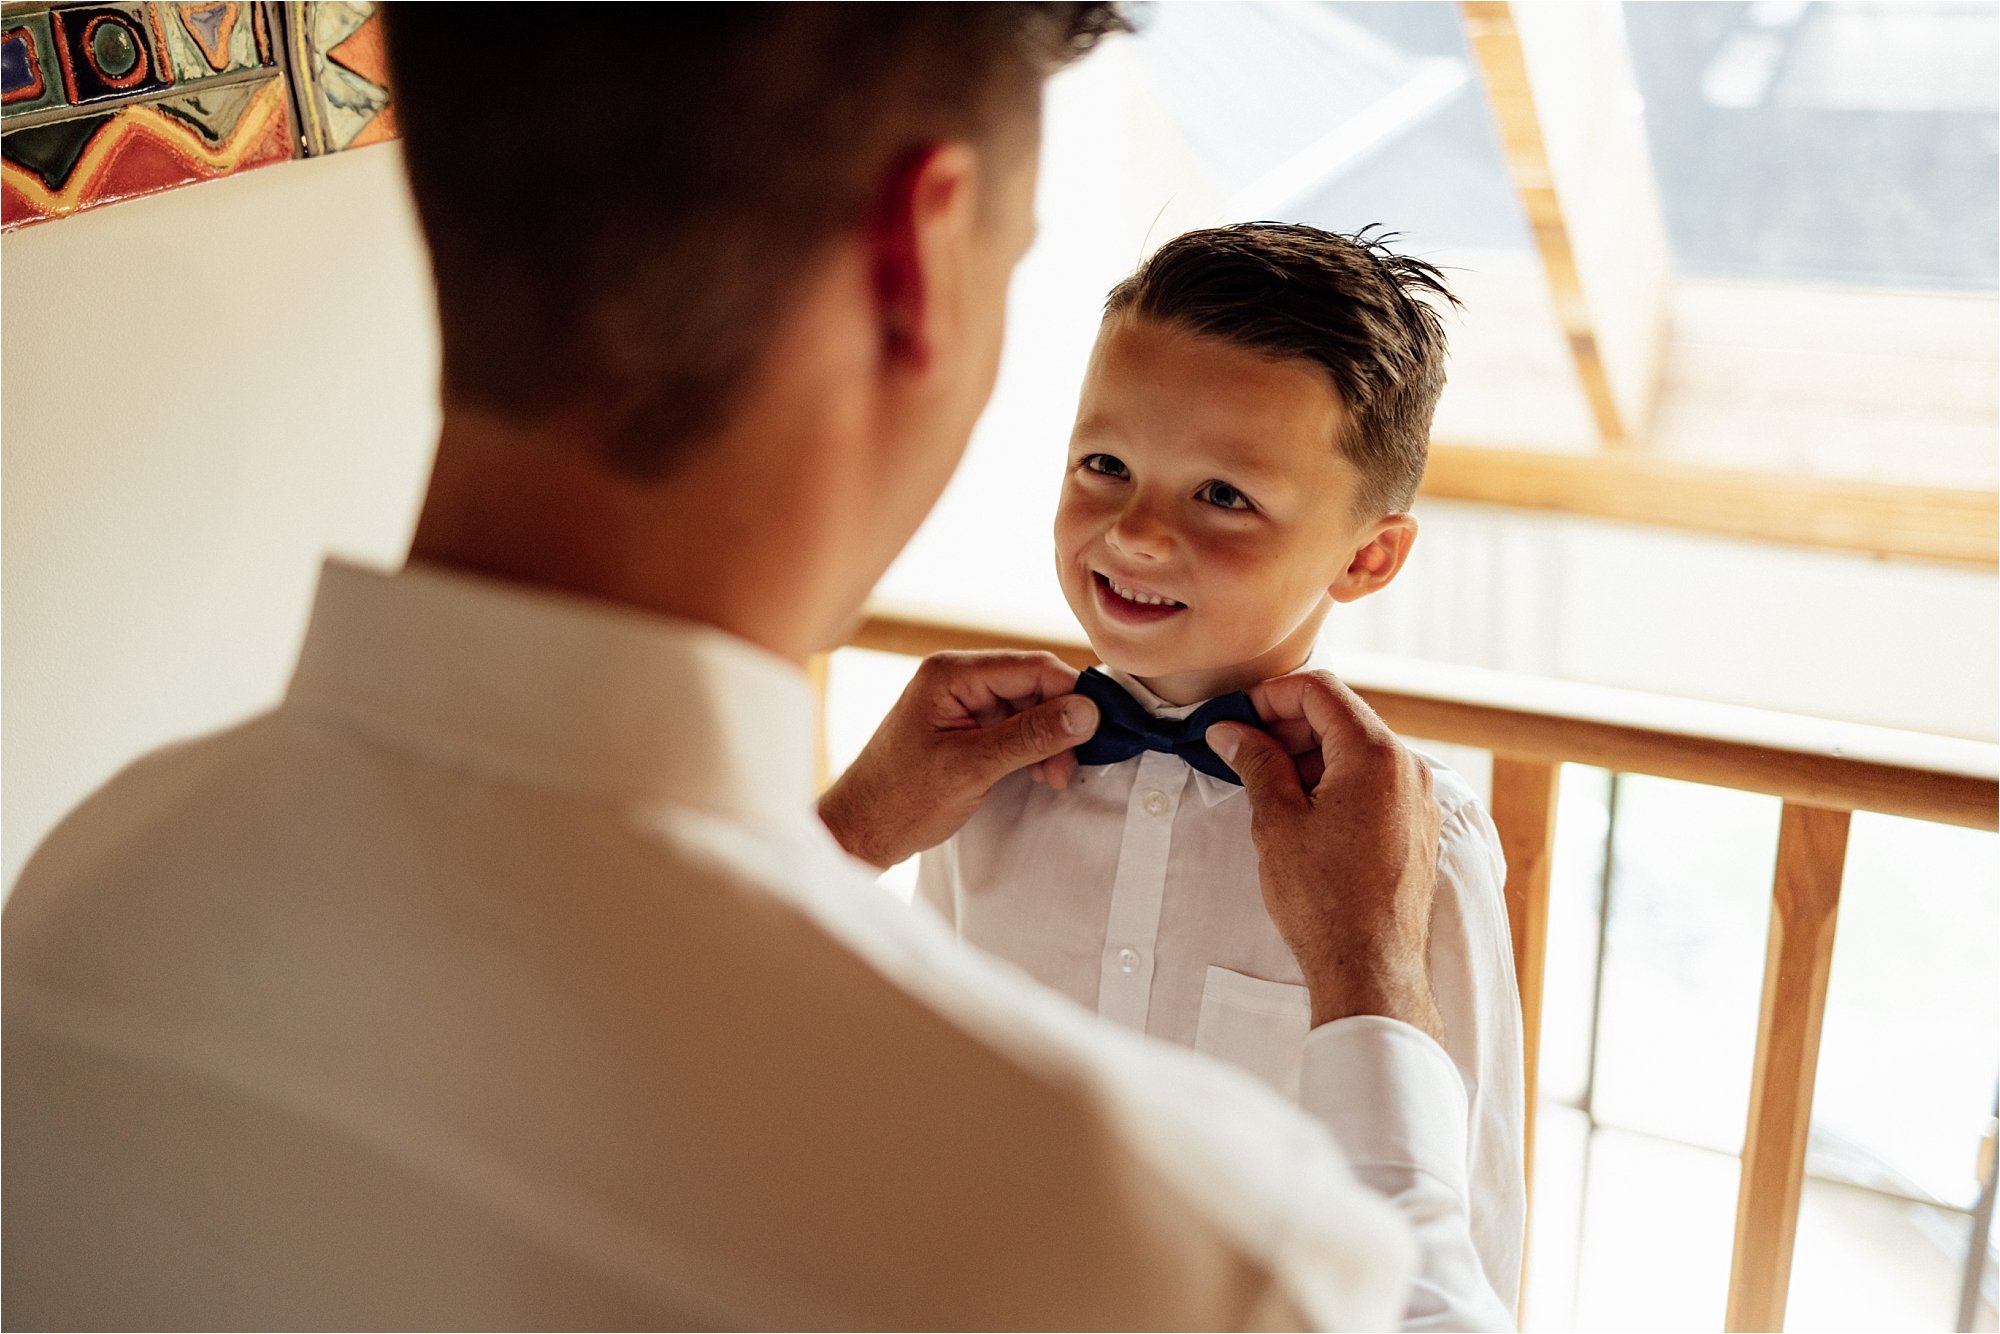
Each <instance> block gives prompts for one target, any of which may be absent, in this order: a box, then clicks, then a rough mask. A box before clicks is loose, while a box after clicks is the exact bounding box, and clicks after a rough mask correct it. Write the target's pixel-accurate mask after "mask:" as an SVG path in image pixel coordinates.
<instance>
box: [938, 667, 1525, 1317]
mask: <svg viewBox="0 0 2000 1334" xmlns="http://www.w3.org/2000/svg"><path fill="white" fill-rule="evenodd" d="M1109 675H1110V676H1111V677H1112V679H1113V680H1115V681H1117V682H1118V684H1119V685H1121V686H1123V687H1124V688H1125V689H1126V690H1127V691H1129V692H1130V693H1131V695H1132V697H1133V699H1135V700H1136V701H1138V703H1139V704H1140V705H1141V706H1142V707H1144V708H1145V709H1146V711H1147V712H1149V713H1151V714H1152V715H1153V716H1154V717H1156V718H1184V717H1186V716H1187V715H1188V714H1190V713H1192V712H1194V710H1195V709H1196V708H1197V707H1199V706H1198V705H1193V704H1190V705H1185V706H1180V707H1176V706H1173V705H1170V704H1168V703H1167V702H1166V701H1164V700H1162V699H1161V698H1160V697H1159V696H1157V695H1155V694H1153V692H1152V691H1150V690H1148V689H1147V688H1146V687H1145V686H1144V685H1142V684H1141V683H1140V682H1139V681H1138V680H1136V679H1135V678H1133V677H1132V676H1131V675H1129V674H1127V673H1125V672H1121V671H1118V670H1116V669H1115V668H1114V669H1110V670H1109ZM1423 758H1424V760H1425V763H1426V764H1427V765H1429V767H1430V770H1431V778H1432V782H1433V787H1434V791H1435V793H1436V796H1437V800H1438V804H1439V806H1440V807H1441V810H1442V816H1443V824H1442V830H1441V834H1440V840H1439V846H1438V882H1437V898H1436V900H1435V907H1434V909H1433V912H1432V916H1431V944H1430V965H1431V978H1432V983H1433V985H1434V987H1435V989H1436V993H1437V1004H1438V1010H1439V1013H1440V1014H1441V1015H1442V1017H1443V1019H1444V1026H1445V1036H1444V1046H1445V1050H1446V1051H1448V1052H1449V1053H1450V1054H1451V1058H1452V1062H1453V1064H1454V1065H1455V1066H1456V1067H1457V1069H1458V1074H1459V1077H1460V1078H1461V1079H1462V1080H1463V1081H1464V1085H1465V1093H1466V1100H1467V1103H1468V1104H1469V1108H1468V1110H1469V1119H1468V1122H1467V1132H1466V1133H1467V1145H1468V1159H1467V1165H1466V1170H1467V1176H1468V1179H1469V1181H1470V1184H1471V1196H1470V1203H1471V1212H1472V1235H1473V1238H1474V1240H1475V1242H1476V1243H1477V1245H1478V1249H1479V1258H1480V1261H1481V1263H1482V1265H1483V1266H1484V1268H1485V1271H1486V1275H1487V1277H1488V1279H1489V1280H1490V1281H1491V1282H1492V1285H1493V1287H1494V1288H1495V1289H1496V1290H1497V1291H1498V1292H1499V1293H1500V1294H1501V1296H1502V1297H1503V1298H1504V1299H1505V1301H1506V1302H1507V1304H1508V1305H1509V1307H1510V1308H1511V1307H1512V1305H1513V1303H1514V1299H1515V1294H1516V1291H1517V1289H1518V1287H1519V1282H1520V1272H1521V1238H1522V1229H1523V1226H1524V1220H1525V1212H1526V1191H1525V1185H1524V1181H1523V1169H1522V1159H1523V1152H1522V1150H1523V1129H1524V1127H1523V1121H1524V1113H1523V1082H1524V1077H1523V1066H1522V1055H1521V1009H1520V993H1519V991H1518V989H1517V987H1516V984H1515V980H1514V959H1513V953H1512V946H1511V943H1510V937H1509V935H1508V930H1507V910H1506V901H1505V897H1504V894H1503V887H1504V885H1505V883H1506V868H1505V865H1504V862H1503V860H1502V857H1501V853H1500V840H1499V835H1498V833H1497V832H1496V831H1495V830H1494V828H1493V822H1492V820H1491V819H1490V818H1489V817H1488V816H1487V814H1486V812H1485V811H1484V810H1483V809H1482V808H1481V806H1480V804H1479V801H1478V799H1477V797H1475V796H1474V795H1473V793H1472V791H1471V789H1470V788H1468V787H1467V786H1466V784H1465V781H1464V780H1463V779H1461V778H1460V777H1459V776H1458V775H1457V774H1455V773H1453V772H1452V771H1451V770H1450V769H1448V768H1446V767H1444V766H1443V765H1441V764H1439V763H1438V762H1437V761H1435V760H1433V759H1431V758H1429V757H1428V756H1425V757H1423ZM1329 889H1330V891H1331V892H1334V893H1338V890H1339V887H1338V886H1330V887H1329ZM917 893H918V896H919V897H920V898H921V899H923V900H924V901H925V902H928V903H929V904H931V905H932V906H933V907H935V908H936V909H937V910H938V911H939V912H940V913H941V914H942V915H943V916H944V918H945V920H946V921H947V922H950V923H952V924H953V925H954V926H955V927H956V928H957V930H958V933H959V935H960V936H961V937H962V938H963V939H964V940H966V941H968V942H970V943H971V944H973V945H976V946H978V947H980V948H981V949H984V950H986V951H988V952H990V953H992V954H996V955H998V956H1000V957H1001V958H1003V959H1006V960H1008V961H1010V962H1012V963H1014V964H1017V965H1019V966H1020V967H1021V968H1022V969H1023V970H1025V971H1026V972H1027V973H1029V974H1030V975H1031V976H1033V977H1035V978H1036V979H1037V980H1039V981H1041V982H1043V983H1044V984H1046V985H1048V986H1050V987H1053V988H1055V989H1056V990H1057V991H1060V992H1062V993H1063V994H1064V995H1067V996H1069V997H1070V998H1071V999H1073V1000H1075V1001H1077V1002H1078V1003H1079V1004H1082V1005H1084V1006H1087V1007H1089V1008H1090V1009H1093V1010H1095V1011H1097V1012H1098V1013H1099V1014H1100V1015H1102V1016H1104V1017H1105V1018H1106V1019H1109V1020H1112V1021H1113V1022H1114V1023H1116V1024H1118V1025H1119V1026H1121V1027H1123V1028H1127V1029H1131V1030H1134V1031H1136V1032H1140V1033H1149V1034H1151V1035H1153V1036H1154V1037H1156V1038H1164V1039H1166V1040H1167V1041H1169V1042H1174V1043H1179V1044H1180V1045H1182V1046H1187V1047H1194V1048H1195V1049H1197V1050H1199V1051H1204V1052H1207V1053H1208V1054H1210V1055H1212V1056H1216V1057H1219V1058H1221V1059H1222V1060H1225V1061H1228V1062H1230V1063H1232V1064H1234V1065H1238V1066H1241V1067H1242V1068H1243V1069H1245V1070H1248V1071H1250V1072H1251V1073H1252V1074H1254V1075H1256V1076H1257V1077H1258V1078H1260V1079H1262V1080H1263V1081H1264V1082H1266V1083H1268V1084H1270V1085H1271V1086H1272V1087H1273V1088H1275V1089H1277V1090H1278V1091H1279V1092H1281V1093H1283V1094H1285V1096H1287V1097H1288V1098H1295V1099H1296V1098H1298V1097H1300V1095H1301V1092H1302V1089H1301V1076H1302V1073H1303V1070H1304V1059H1305V1053H1306V1049H1307V1030H1308V1029H1309V1028H1310V1027H1311V1013H1312V1010H1311V1000H1310V997H1309V996H1308V994H1307V992H1306V987H1305V977H1304V974H1302V973H1301V972H1300V971H1299V966H1298V961H1297V960H1296V959H1295V958H1294V957H1293V956H1292V952H1291V949H1290V947H1288V946H1287V945H1286V944H1285V941H1284V937H1282V936H1281V935H1279V934H1278V929H1277V927H1276V926H1275V925H1273V924H1272V921H1271V918H1270V915H1269V913H1268V912H1266V910H1265V908H1264V900H1263V892H1262V890H1261V889H1260V887H1259V884H1258V875H1257V852H1256V848H1255V847H1254V846H1253V845H1252V843H1251V840H1250V802H1249V798H1248V797H1247V796H1246V795H1245V793H1244V791H1243V789H1242V788H1241V787H1238V786H1237V785H1235V784H1234V783H1228V782H1224V781H1223V780H1221V779H1217V778H1212V777H1210V776H1209V775H1207V774H1204V773H1202V772H1200V771H1199V770H1197V769H1194V768H1192V767H1190V766H1189V765H1187V764H1186V763H1184V762H1183V761H1181V760H1180V759H1177V758H1176V757H1174V756H1172V755H1166V754H1162V753H1160V752H1158V751H1142V752H1140V754H1138V755H1137V756H1135V757H1133V758H1132V759H1129V760H1125V761H1122V762H1120V763H1117V764H1107V765H1093V766H1087V767H1083V768H1080V769H1079V770H1078V771H1077V773H1076V776H1075V777H1074V778H1073V779H1072V780H1071V783H1070V787H1069V788H1068V790H1066V791H1062V792H1058V791H1055V790H1053V789H1051V788H1048V787H1043V786H1040V785H1038V784H1036V783H1034V782H1032V781H1030V780H1029V778H1028V776H1027V775H1026V774H1025V773H1017V774H1015V775H1013V776H1012V777H1011V778H1008V779H1006V780H1004V781H1002V782H1001V783H1000V784H999V785H998V786H996V787H995V788H994V790H993V793H992V795H991V796H989V797H988V798H987V799H986V802H985V804H984V805H982V806H981V807H980V809H979V811H978V813H977V814H975V815H974V816H973V818H972V820H971V821H970V822H969V823H968V824H967V825H966V826H965V828H964V829H962V830H960V831H959V833H958V834H957V835H956V836H955V837H953V838H952V839H951V840H949V841H948V842H947V843H945V844H944V845H943V846H941V847H938V848H936V849H933V850H932V851H930V852H928V853H925V854H924V856H923V857H922V858H921V859H920V861H919V863H918V870H917ZM1419 1296H1420V1297H1421V1296H1422V1294H1421V1293H1420V1294H1419Z"/></svg>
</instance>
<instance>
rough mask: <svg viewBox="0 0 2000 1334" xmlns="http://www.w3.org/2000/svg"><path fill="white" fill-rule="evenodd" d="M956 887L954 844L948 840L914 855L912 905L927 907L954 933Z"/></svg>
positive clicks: (956, 914)
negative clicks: (914, 893)
mask: <svg viewBox="0 0 2000 1334" xmlns="http://www.w3.org/2000/svg"><path fill="white" fill-rule="evenodd" d="M957 883H958V848H957V847H956V840H954V839H949V838H948V839H946V840H945V841H944V842H942V843H940V844H938V845H937V846H936V847H934V848H929V849H926V850H925V851H923V852H921V853H919V854H917V892H916V902H918V903H921V904H926V905H928V906H929V908H930V910H931V911H932V912H934V913H936V914H937V915H938V916H939V917H940V918H942V919H944V923H945V925H946V926H949V927H951V928H952V929H953V930H954V931H956V930H957V929H958V894H957V892H956V886H957Z"/></svg>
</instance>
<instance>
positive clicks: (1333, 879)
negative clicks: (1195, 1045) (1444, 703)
mask: <svg viewBox="0 0 2000 1334" xmlns="http://www.w3.org/2000/svg"><path fill="white" fill-rule="evenodd" d="M1250 699H1251V702H1252V703H1253V704H1255V705H1256V706H1257V714H1258V716H1259V717H1260V718H1262V719H1263V720H1264V724H1265V727H1266V728H1267V729H1268V734H1267V733H1266V732H1260V731H1258V730H1257V729H1256V728H1254V727H1246V726H1243V725H1242V724H1239V723H1217V724H1216V725H1215V726H1214V727H1211V728H1210V729H1209V730H1208V742H1209V744H1210V745H1211V746H1213V747H1214V748H1215V752H1216V753H1217V754H1218V755H1220V756H1222V758H1223V761H1224V762H1225V763H1227V764H1228V765H1229V766H1230V767H1231V768H1233V769H1235V770H1236V773H1237V775H1238V776H1239V777H1240V778H1242V780H1243V787H1244V791H1245V792H1246V793H1248V795H1249V798H1250V832H1251V837H1252V838H1253V839H1254V840H1255V842H1256V844H1257V861H1258V867H1259V876H1260V879H1261V880H1262V882H1263V889H1264V906H1265V908H1266V909H1267V910H1268V911H1269V912H1270V914H1271V920H1272V921H1273V922H1275V923H1276V924H1277V927H1278V931H1279V933H1280V934H1281V935H1283V936H1284V938H1285V943H1286V944H1287V945H1289V946H1291V949H1292V953H1293V955H1294V956H1296V957H1297V959H1298V961H1299V967H1300V968H1301V969H1302V970H1303V971H1304V973H1305V977H1306V988H1307V990H1308V991H1309V992H1310V993H1311V995H1312V1022H1313V1024H1314V1025H1315V1026H1317V1025H1319V1024H1324V1023H1329V1022H1331V1021H1332V1020H1335V1019H1342V1018H1346V1017H1347V1016H1349V1015H1358V1014H1379V1015H1386V1016H1387V1017H1389V1018H1391V1019H1401V1020H1403V1021H1404V1022H1406V1023H1409V1024H1413V1025H1415V1026H1416V1027H1417V1028H1421V1029H1423V1030H1424V1031H1425V1032H1427V1033H1429V1034H1430V1035H1431V1036H1432V1037H1441V1036H1442V1034H1443V1022H1442V1020H1441V1019H1440V1018H1439V1017H1438V1012H1437V1003H1436V1001H1435V999H1434V998H1433V996H1432V994H1431V979H1430V963H1429V956H1428V948H1429V942H1430V923H1431V897H1432V894H1433V893H1434V891H1435V889H1436V884H1437V847H1438V825H1439V819H1440V817H1439V813H1438V807H1437V802H1436V801H1435V800H1434V799H1433V798H1432V796H1431V776H1430V770H1429V769H1427V768H1426V767H1425V766H1424V764H1423V762H1422V761H1421V760H1419V759H1418V758H1417V757H1416V756H1414V755H1412V754H1411V753H1410V752H1409V751H1408V750H1406V749H1404V747H1403V745H1402V743H1400V742H1399V741H1397V740H1396V738H1395V736H1394V734H1393V733H1391V732H1390V731H1389V729H1388V727H1387V726H1386V725H1384V724H1383V722H1382V720H1381V719H1380V718H1378V717H1376V716H1375V712H1374V711H1373V710H1372V709H1370V708H1369V707H1368V706H1367V705H1366V704H1364V703H1362V702H1361V699H1360V697H1359V696H1357V695H1356V694H1355V693H1354V692H1353V691H1351V690H1349V689H1348V688H1347V687H1346V686H1344V685H1342V684H1341V683H1340V682H1339V681H1337V680H1335V679H1334V677H1333V675H1332V674H1331V673H1329V672H1300V673H1298V674H1296V675H1293V676H1284V677H1279V678H1277V679H1276V680H1271V681H1266V682H1264V683H1262V684H1261V685H1257V686H1253V687H1252V688H1251V690H1250Z"/></svg>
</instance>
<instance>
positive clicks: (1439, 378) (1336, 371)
mask: <svg viewBox="0 0 2000 1334" xmlns="http://www.w3.org/2000/svg"><path fill="white" fill-rule="evenodd" d="M1371 230H1373V229H1371V228H1363V229H1362V230H1361V231H1360V232H1358V233H1356V234H1354V235H1352V236H1343V235H1340V234H1338V233H1335V232H1328V231H1322V230H1320V229H1319V228H1317V227H1308V226H1306V225H1304V224H1302V223H1288V222H1244V223H1237V224H1235V225H1234V226H1229V227H1211V228H1207V229H1205V230H1202V231H1194V232H1188V233H1186V234H1185V235H1183V236H1177V237H1175V238H1174V239H1173V240H1171V241H1169V242H1167V243H1166V244H1165V245H1163V246H1161V247H1160V248H1159V249H1158V250H1157V251H1155V252H1154V253H1153V255H1152V257H1151V258H1150V259H1148V260H1147V261H1146V262H1145V263H1144V264H1142V265H1140V266H1139V270H1138V272H1136V273H1134V274H1133V275H1132V276H1131V277H1129V278H1127V279H1125V281H1123V282H1121V283H1119V284H1118V285H1117V286H1116V287H1114V288H1112V289H1111V295H1110V296H1109V297H1108V298H1106V300H1105V303H1104V313H1105V317H1106V318H1107V319H1109V318H1112V317H1115V316H1119V315H1129V316H1131V317H1133V318H1137V319H1142V320H1147V321H1150V322H1154V323H1158V324H1163V325H1166V326H1167V327H1169V328H1175V329H1182V330H1185V331H1187V332H1189V333H1193V334H1199V335H1202V336H1204V337H1209V338H1217V339H1221V340H1223V341H1224V342H1228V343H1234V344H1236V345H1238V346H1240V347H1245V348H1250V349H1252V350H1255V351H1258V352H1263V353H1267V354H1269V355H1271V356H1277V357H1295V358H1299V359H1302V360H1306V361H1311V362H1313V363H1315V364H1317V365H1319V366H1321V367H1323V368H1325V370H1326V372H1327V374H1328V375H1329V376H1330V377H1331V378H1332V380H1333V385H1334V388H1335V390H1336V391H1338V393H1339V394H1340V399H1341V402H1342V404H1343V405H1345V407H1346V408H1347V414H1348V420H1349V427H1348V430H1347V431H1346V432H1345V438H1344V439H1342V440H1339V441H1336V442H1335V443H1336V444H1337V445H1338V446H1339V448H1340V449H1341V450H1342V452H1343V453H1345V454H1346V455H1347V457H1348V458H1349V459H1350V460H1351V461H1352V462H1353V463H1354V464H1355V466H1356V467H1358V468H1360V470H1361V474H1362V479H1363V481H1362V492H1361V495H1360V496H1358V497H1357V499H1356V503H1357V505H1358V506H1360V507H1361V508H1363V509H1369V510H1373V511H1374V512H1375V513H1379V514H1390V513H1395V512H1398V511H1401V510H1405V509H1408V508H1409V506H1410V503H1411V501H1412V500H1414V499H1415V498H1416V494H1417V484H1418V483H1419V482H1421V481H1422V480H1423V476H1424V463H1425V461H1426V459H1427V458H1428V457H1429V454H1430V434H1431V417H1432V414H1433V413H1434V412H1435V411H1436V409H1437V401H1438V396H1439V394H1441V393H1442V392H1443V391H1444V362H1445V338H1444V324H1443V320H1442V319H1441V318H1440V316H1439V313H1438V311H1437V309H1436V308H1435V307H1434V306H1432V305H1431V304H1429V303H1428V302H1426V301H1423V300H1419V299H1418V296H1419V294H1424V295H1428V296H1431V297H1435V298H1439V299H1441V300H1443V301H1446V302H1449V303H1450V304H1452V305H1454V306H1456V305H1457V304H1458V299H1457V298H1456V297H1454V296H1453V295H1452V294H1451V292H1450V290H1449V289H1447V288H1446V286H1445V282H1444V275H1443V274H1442V273H1440V272H1438V270H1437V269H1436V268H1435V267H1433V266H1432V265H1429V264H1426V263H1425V262H1424V261H1422V260H1420V259H1411V258H1409V257H1408V256H1405V255H1397V254H1393V253H1391V252H1390V251H1389V249H1388V248H1387V246H1386V244H1385V242H1386V241H1388V240H1390V239H1393V238H1392V237H1389V236H1384V235H1382V234H1380V233H1379V232H1378V233H1377V234H1375V235H1373V236H1371V235H1370V234H1369V233H1370V231H1371Z"/></svg>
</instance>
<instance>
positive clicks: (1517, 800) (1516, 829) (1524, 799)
mask: <svg viewBox="0 0 2000 1334" xmlns="http://www.w3.org/2000/svg"><path fill="white" fill-rule="evenodd" d="M1561 774H1562V766H1561V765H1558V764H1556V763H1554V762H1552V761H1548V760H1521V759H1514V758H1512V757H1509V756H1506V755H1495V756H1494V757H1493V823H1494V826H1495V827H1496V828H1498V829H1499V831H1500V848H1501V851H1502V852H1504V853H1505V854H1506V857H1507V926H1508V930H1509V931H1511V932H1512V933H1513V937H1514V976H1515V979H1516V980H1517V981H1518V982H1519V983H1520V987H1521V1041H1522V1057H1523V1059H1524V1064H1525V1065H1526V1067H1527V1070H1526V1074H1527V1082H1526V1084H1525V1086H1524V1092H1525V1094H1526V1097H1527V1108H1526V1112H1527V1121H1526V1125H1525V1129H1526V1132H1527V1143H1526V1144H1525V1145H1524V1146H1523V1153H1524V1155H1525V1156H1524V1158H1523V1167H1524V1169H1525V1171H1526V1173H1527V1180H1528V1191H1529V1194H1530V1196H1532V1195H1533V1192H1534V1185H1535V1089H1536V1084H1537V1082H1538V1081H1537V1075H1538V1074H1539V1072H1540V1070H1541V1053H1542V977H1543V972H1544V962H1545V960H1546V959H1547V957H1548V944H1549V863H1550V861H1551V860H1552V858H1553V855H1554V850H1555V837H1556V795H1557V792H1558V789H1559V785H1560V780H1561ZM1521 1255H1522V1263H1523V1265H1524V1267H1525V1264H1526V1260H1527V1237H1526V1235H1525V1234H1523V1236H1522V1245H1521Z"/></svg>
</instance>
